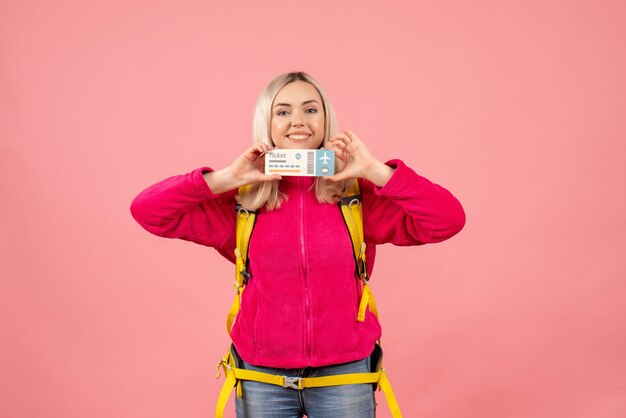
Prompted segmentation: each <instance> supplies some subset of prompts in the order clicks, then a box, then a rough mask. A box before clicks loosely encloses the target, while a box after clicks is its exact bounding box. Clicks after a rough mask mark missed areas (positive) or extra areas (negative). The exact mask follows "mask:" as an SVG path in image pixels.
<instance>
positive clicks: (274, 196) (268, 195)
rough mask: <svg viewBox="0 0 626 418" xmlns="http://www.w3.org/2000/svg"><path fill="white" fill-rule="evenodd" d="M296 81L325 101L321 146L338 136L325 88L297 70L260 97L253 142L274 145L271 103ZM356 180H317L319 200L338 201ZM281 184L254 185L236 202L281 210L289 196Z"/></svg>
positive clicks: (279, 78) (251, 207)
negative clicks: (281, 189) (315, 90)
mask: <svg viewBox="0 0 626 418" xmlns="http://www.w3.org/2000/svg"><path fill="white" fill-rule="evenodd" d="M297 80H300V81H305V82H307V83H309V84H311V85H312V86H313V87H315V89H317V92H318V93H319V95H320V97H321V98H322V104H323V107H324V121H325V122H324V140H323V141H322V145H321V146H322V147H325V146H326V141H328V140H329V139H330V138H331V137H332V136H333V135H335V133H336V132H337V117H336V116H335V111H334V110H333V108H332V106H331V104H330V101H329V100H328V96H326V93H325V92H324V89H322V86H320V85H319V83H318V82H317V81H315V80H314V79H313V77H311V76H310V75H308V74H307V73H304V72H301V71H297V72H290V73H285V74H281V75H279V76H277V77H275V78H274V79H273V80H271V81H270V82H269V83H268V84H267V86H266V87H265V89H264V90H263V92H262V93H261V95H260V96H259V99H258V100H257V103H256V108H255V111H254V118H253V122H252V138H253V143H259V142H260V143H263V144H267V145H269V146H274V143H273V142H272V137H271V132H270V129H271V118H272V112H271V110H272V103H273V102H274V99H275V98H276V95H277V94H278V92H279V91H280V89H282V88H283V87H284V86H285V85H287V84H289V83H293V82H294V81H297ZM335 168H336V167H335ZM354 181H355V180H354V179H348V180H342V181H338V182H331V181H329V180H326V179H324V177H317V178H316V179H315V182H314V187H315V195H316V197H317V200H318V201H319V202H320V203H334V202H337V201H338V200H339V198H340V197H341V196H342V195H343V194H344V193H345V192H346V190H348V188H349V187H350V186H351V185H352V183H353V182H354ZM279 184H280V180H275V181H269V182H258V183H253V184H251V185H250V190H249V191H248V193H246V194H244V195H238V196H237V202H238V203H239V204H240V205H241V206H242V207H244V208H246V209H248V210H257V209H259V208H260V207H262V206H265V207H266V208H267V209H268V210H273V209H278V208H279V207H280V205H281V203H282V202H283V201H284V200H285V199H286V198H287V196H285V195H284V194H283V193H282V192H280V191H279V190H278V186H279Z"/></svg>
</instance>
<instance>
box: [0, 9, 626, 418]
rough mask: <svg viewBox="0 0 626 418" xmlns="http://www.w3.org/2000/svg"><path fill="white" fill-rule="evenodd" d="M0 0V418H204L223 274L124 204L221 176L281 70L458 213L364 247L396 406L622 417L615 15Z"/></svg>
mask: <svg viewBox="0 0 626 418" xmlns="http://www.w3.org/2000/svg"><path fill="white" fill-rule="evenodd" d="M10 3H11V4H9V2H3V3H2V13H0V196H1V198H0V228H1V229H0V237H1V238H0V245H1V247H0V250H1V251H0V254H1V256H0V257H2V261H1V263H0V274H1V277H2V279H1V282H0V285H1V288H0V299H1V300H0V325H1V328H0V338H1V340H0V350H1V355H0V376H1V378H0V417H3V418H4V417H7V418H41V417H46V418H56V417H62V418H74V417H81V418H82V417H90V418H110V417H116V418H142V417H151V418H161V417H163V418H166V417H167V418H169V417H186V418H193V417H198V418H200V417H208V416H212V411H213V408H214V403H215V400H216V398H217V393H218V390H219V387H220V385H221V381H216V380H215V379H214V377H215V376H214V375H215V363H216V362H217V360H218V358H219V357H220V356H221V355H222V354H223V351H224V350H225V349H226V346H227V344H228V337H227V335H226V333H225V330H224V318H225V315H226V311H227V309H228V306H229V304H230V302H231V298H232V287H231V282H232V277H233V276H232V275H233V271H232V266H231V265H229V264H228V263H227V262H225V261H224V260H223V259H222V258H221V257H220V256H219V255H217V253H214V252H213V250H211V249H208V248H203V247H200V246H197V245H194V244H191V243H187V242H183V241H174V240H166V239H159V238H157V237H155V236H152V235H149V234H148V233H147V232H145V231H143V230H142V229H141V228H140V227H139V226H138V225H137V224H135V222H134V221H133V219H132V218H131V216H130V213H129V204H130V201H131V199H132V198H133V197H134V196H135V195H136V194H137V193H138V192H139V191H140V190H142V189H143V188H144V187H146V186H148V185H149V184H152V183H154V182H156V181H157V180H160V179H162V178H165V177H167V176H170V175H174V174H179V173H184V172H187V171H190V170H192V169H194V168H196V167H199V166H201V165H210V166H213V167H216V168H221V167H223V166H224V165H226V164H227V163H229V162H230V161H231V160H232V159H233V158H234V157H235V156H236V155H237V153H238V152H240V151H241V150H243V149H244V147H246V146H247V145H248V144H249V141H250V130H251V115H252V107H253V105H254V101H255V100H256V98H257V96H258V94H259V93H260V91H261V89H262V88H263V86H264V85H265V83H266V82H267V81H268V80H269V79H270V78H271V77H273V76H274V75H276V74H278V73H280V72H283V71H287V70H292V69H303V70H306V71H308V72H310V73H311V74H313V75H314V76H315V77H316V78H318V79H319V81H320V82H321V83H322V84H323V85H324V86H325V88H326V90H327V91H328V93H329V95H330V97H331V99H332V100H333V102H334V104H335V107H336V110H337V113H338V116H339V120H340V124H341V126H342V127H344V128H348V129H352V130H354V131H355V132H356V133H357V134H358V135H359V136H360V137H361V138H363V140H364V141H366V142H367V144H368V145H369V146H370V148H371V149H372V150H373V151H374V152H375V154H376V155H377V156H378V157H379V158H381V159H389V158H392V157H401V158H403V159H404V160H405V161H406V162H407V163H408V164H410V165H411V166H412V167H413V168H414V169H415V170H416V171H418V172H419V173H421V174H422V175H424V176H426V177H428V178H430V179H431V180H433V181H435V182H437V183H440V184H442V185H444V186H445V187H447V188H448V189H449V190H451V191H452V192H453V193H454V194H455V195H456V196H457V197H458V198H459V199H460V200H461V202H462V203H463V204H464V207H465V209H466V212H467V218H468V221H467V225H466V227H465V229H464V230H463V231H462V232H461V233H460V234H459V235H458V236H457V237H455V238H454V239H452V240H450V241H448V242H445V243H442V244H438V245H432V246H424V247H421V248H395V247H382V248H380V254H379V257H378V260H377V270H376V272H375V276H374V280H373V282H374V290H375V292H376V296H377V300H378V303H379V305H380V309H381V315H382V317H381V319H382V323H383V328H384V338H383V344H384V345H385V347H386V365H387V368H388V370H389V374H390V377H391V379H392V383H393V385H394V387H395V390H396V394H397V396H398V399H399V401H400V404H401V407H402V408H403V411H404V413H405V416H407V417H422V418H427V417H432V418H435V417H437V418H439V417H481V418H501V417H511V418H517V417H520V418H521V417H533V418H548V417H570V418H578V417H580V418H583V417H585V418H588V417H593V418H604V417H607V418H608V417H623V416H626V303H625V302H626V282H625V280H624V279H625V278H626V263H625V262H624V255H625V254H626V252H625V250H626V234H625V232H626V194H625V191H624V190H625V187H624V180H625V179H626V164H625V160H624V154H625V152H626V146H625V145H624V144H625V141H624V140H625V139H626V137H625V134H626V126H625V124H624V109H625V108H626V82H625V78H624V74H626V65H625V64H626V60H625V57H624V50H625V48H626V46H625V42H624V41H625V40H626V31H625V26H624V25H623V20H624V15H625V12H626V6H624V4H625V3H624V2H621V1H618V0H615V1H607V0H600V1H589V0H588V1H582V0H580V1H556V0H549V1H541V2H540V1H508V2H502V1H452V2H425V1H422V2H419V3H417V2H405V3H400V2H386V3H385V6H384V7H383V6H377V7H374V6H364V4H363V2H361V1H344V2H340V1H322V2H315V3H308V2H290V3H289V2H287V3H285V2H275V3H276V4H272V5H269V6H268V5H265V3H268V2H248V4H245V5H244V4H241V2H219V5H218V2H208V1H185V2H176V1H173V0H170V1H147V0H125V1H112V0H107V1H104V0H97V1H89V2H76V1H67V0H57V1H54V2H46V1H39V2H37V1H32V0H29V1H19V2H18V1H14V2H10ZM226 4H229V5H226ZM433 4H434V5H433ZM380 405H381V407H380V411H381V413H380V416H381V417H386V416H388V413H387V407H386V405H385V402H384V399H383V398H382V397H380ZM231 414H232V412H231ZM231 416H232V415H231Z"/></svg>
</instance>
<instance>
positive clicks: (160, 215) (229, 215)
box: [130, 167, 236, 259]
mask: <svg viewBox="0 0 626 418" xmlns="http://www.w3.org/2000/svg"><path fill="white" fill-rule="evenodd" d="M211 171H213V170H212V169H211V168H208V167H201V168H198V169H196V170H193V171H191V172H190V173H187V174H182V175H177V176H173V177H169V178H166V179H165V180H162V181H160V182H158V183H156V184H153V185H152V186H150V187H148V188H147V189H145V190H144V191H142V192H141V193H139V195H137V196H136V197H135V198H134V199H133V201H132V203H131V205H130V212H131V214H132V216H133V218H134V219H135V220H136V221H137V222H138V223H139V225H141V226H142V227H143V228H144V229H146V230H147V231H148V232H151V233H153V234H155V235H158V236H160V237H165V238H180V239H183V240H186V241H192V242H195V243H198V244H201V245H206V246H209V247H214V248H215V249H217V250H218V251H219V252H220V253H221V254H222V255H224V256H225V257H226V258H229V259H231V258H232V256H231V255H230V254H229V253H231V252H232V251H230V249H231V248H233V249H234V246H235V194H236V190H232V191H229V192H225V193H220V194H214V193H213V192H212V191H211V189H210V188H209V186H208V184H207V183H206V181H205V180H204V177H203V176H202V174H203V173H206V172H211Z"/></svg>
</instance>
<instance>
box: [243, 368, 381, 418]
mask: <svg viewBox="0 0 626 418" xmlns="http://www.w3.org/2000/svg"><path fill="white" fill-rule="evenodd" d="M242 367H243V368H244V369H249V370H256V371H260V372H266V373H272V374H278V375H281V376H289V377H318V376H329V375H334V374H344V373H359V372H369V371H370V370H369V359H367V358H366V359H363V360H359V361H353V362H350V363H343V364H336V365H331V366H324V367H306V368H302V369H274V368H269V367H258V366H252V365H250V364H248V363H246V362H245V361H244V362H243V365H242ZM242 389H243V396H242V398H241V399H239V398H237V397H236V396H235V408H236V411H237V418H301V417H303V416H304V415H306V416H307V417H309V418H337V417H341V418H374V417H375V416H376V400H375V397H374V386H373V385H372V384H370V383H365V384H353V385H341V386H327V387H321V388H308V389H302V390H297V389H291V388H284V387H282V386H276V385H272V384H268V383H260V382H254V381H243V382H242Z"/></svg>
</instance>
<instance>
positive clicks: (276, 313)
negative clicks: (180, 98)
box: [131, 72, 465, 418]
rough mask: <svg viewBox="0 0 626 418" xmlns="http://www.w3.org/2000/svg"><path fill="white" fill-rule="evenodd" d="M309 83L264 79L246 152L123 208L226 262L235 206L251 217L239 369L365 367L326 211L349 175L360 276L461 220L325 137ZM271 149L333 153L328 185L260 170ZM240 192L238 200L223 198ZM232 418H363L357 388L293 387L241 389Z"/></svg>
mask: <svg viewBox="0 0 626 418" xmlns="http://www.w3.org/2000/svg"><path fill="white" fill-rule="evenodd" d="M336 126H337V124H336V119H335V115H334V112H333V110H332V107H331V105H330V102H329V100H328V97H327V96H326V94H325V93H324V91H323V89H322V87H321V86H320V85H319V84H318V83H317V82H316V81H315V80H314V79H312V78H311V77H310V76H309V75H308V74H306V73H302V72H294V73H288V74H283V75H280V76H278V77H276V78H274V79H273V80H272V81H271V82H270V83H269V84H268V86H267V87H266V89H265V90H264V92H263V93H262V94H261V96H260V98H259V100H258V102H257V106H256V111H255V117H254V126H253V137H254V145H253V146H251V147H250V148H248V149H247V150H245V151H244V152H243V153H242V154H241V155H239V156H238V157H237V158H236V159H235V160H234V161H233V162H232V163H231V164H230V165H229V166H227V167H225V168H223V169H221V170H217V171H215V170H213V169H211V168H209V167H201V168H198V169H196V170H193V171H191V172H189V173H187V174H183V175H178V176H174V177H170V178H167V179H165V180H163V181H161V182H159V183H156V184H154V185H153V186H150V187H148V188H147V189H146V190H144V191H143V192H141V193H140V194H139V195H138V196H137V197H136V198H135V199H134V200H133V202H132V205H131V212H132V215H133V217H134V218H135V219H136V220H137V222H138V223H139V224H140V225H141V226H142V227H144V228H145V229H146V230H148V231H149V232H151V233H153V234H156V235H158V236H161V237H168V238H180V239H184V240H190V241H193V242H196V243H198V244H202V245H206V246H210V247H214V248H215V249H216V250H217V251H219V252H220V253H221V254H222V255H224V256H225V257H227V258H228V259H229V260H231V261H233V262H234V261H235V256H234V250H235V246H236V245H235V238H236V236H235V217H236V210H235V206H236V203H237V202H238V203H239V204H240V205H241V206H242V207H244V208H246V209H248V210H257V209H258V210H259V214H258V216H257V219H256V223H255V226H254V233H253V234H252V237H251V239H250V244H249V250H248V259H249V273H250V275H251V277H250V279H249V280H248V283H247V286H246V291H245V293H243V295H242V300H241V310H240V311H239V313H238V315H237V319H236V321H235V323H234V325H233V327H232V333H231V337H232V340H233V344H234V347H236V350H237V352H238V353H239V356H240V358H241V360H242V361H243V366H242V367H243V368H245V369H251V370H258V371H265V372H269V373H272V374H277V375H282V376H293V377H307V376H325V375H332V374H342V373H359V372H367V371H369V362H368V358H369V356H370V354H371V353H372V351H373V349H374V346H375V343H376V341H377V340H378V339H379V338H380V336H381V328H380V324H379V322H378V319H377V318H376V316H375V315H373V314H372V313H371V312H369V311H368V312H367V313H366V315H365V317H364V318H363V320H362V321H359V320H357V318H356V317H357V311H358V307H359V300H360V297H361V292H362V291H363V290H362V289H363V288H362V285H361V282H360V281H359V280H358V278H357V277H356V275H355V259H354V254H353V252H352V251H353V249H352V244H351V240H350V236H349V233H348V231H347V229H346V226H345V224H344V220H343V218H342V215H341V213H340V210H339V209H338V205H337V204H336V202H337V200H338V199H339V198H340V197H341V196H343V195H344V193H346V191H347V190H348V189H349V188H350V187H351V185H352V183H353V182H354V181H355V179H358V180H357V181H358V185H359V188H360V192H361V195H362V202H363V203H362V205H363V228H364V239H365V243H366V245H367V247H366V248H367V250H366V257H367V260H368V266H367V270H368V272H369V273H371V270H372V267H373V264H374V263H373V261H374V255H375V246H376V245H377V244H383V243H392V244H395V245H403V246H405V245H420V244H425V243H434V242H439V241H443V240H445V239H448V238H450V237H451V236H453V235H454V234H456V233H457V232H459V231H460V230H461V229H462V227H463V225H464V223H465V214H464V212H463V209H462V207H461V205H460V203H459V202H458V200H457V199H456V198H455V197H454V196H452V194H450V192H448V191H447V190H446V189H444V188H443V187H441V186H438V185H436V184H434V183H432V182H430V181H429V180H427V179H426V178H424V177H422V176H419V175H418V174H416V173H415V172H414V171H413V170H411V169H410V168H409V167H407V166H406V165H405V164H404V163H403V162H402V161H400V160H391V161H388V162H387V163H384V164H383V163H382V162H381V161H379V160H378V159H376V158H375V157H374V156H373V155H372V153H371V152H370V151H369V150H368V148H367V147H366V145H365V143H364V142H363V141H362V140H361V139H360V138H359V137H358V136H357V135H355V134H354V133H353V132H351V131H348V130H344V131H341V132H337V129H336ZM273 148H278V149H280V148H299V149H317V148H326V149H331V150H333V151H334V152H335V155H336V161H337V166H336V169H337V174H335V175H334V176H332V177H317V178H313V177H287V176H284V177H282V178H281V176H278V175H265V174H264V153H266V152H267V151H269V150H271V149H273ZM245 185H250V189H249V191H248V192H247V193H245V194H242V195H238V193H237V189H238V188H239V187H241V186H245ZM236 410H237V416H238V417H255V418H257V417H302V416H303V415H304V414H306V415H307V416H308V417H310V418H317V417H370V416H371V417H373V416H375V401H374V393H373V386H372V385H371V384H349V385H341V386H335V387H320V388H312V389H306V390H294V389H292V388H289V387H280V386H276V385H270V384H266V383H260V382H254V381H244V382H243V393H242V396H241V398H237V400H236Z"/></svg>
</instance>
